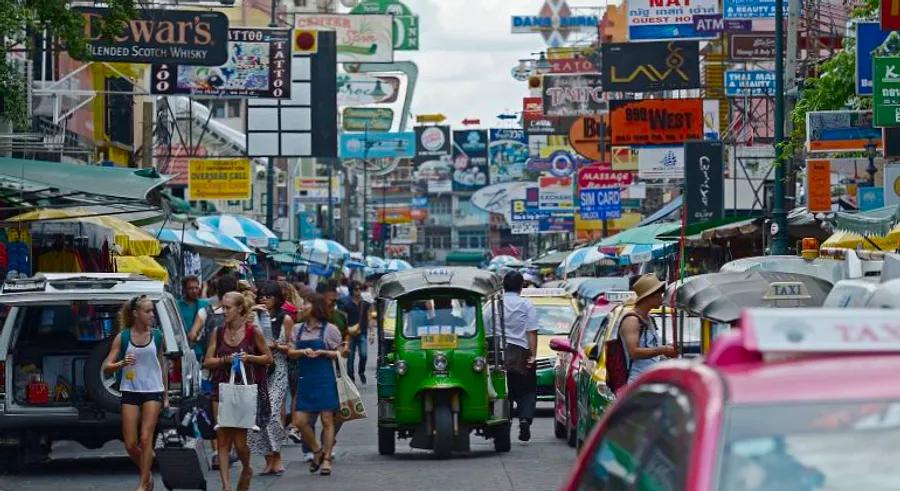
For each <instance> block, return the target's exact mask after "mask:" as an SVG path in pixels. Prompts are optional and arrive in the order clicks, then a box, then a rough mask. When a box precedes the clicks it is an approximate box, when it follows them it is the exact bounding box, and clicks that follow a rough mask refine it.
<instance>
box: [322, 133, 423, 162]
mask: <svg viewBox="0 0 900 491" xmlns="http://www.w3.org/2000/svg"><path fill="white" fill-rule="evenodd" d="M339 150H340V152H339V155H340V156H341V158H342V159H383V158H394V159H396V158H402V157H415V155H416V134H415V133H414V132H412V131H406V132H403V133H381V132H377V133H376V132H369V133H341V141H340V146H339Z"/></svg>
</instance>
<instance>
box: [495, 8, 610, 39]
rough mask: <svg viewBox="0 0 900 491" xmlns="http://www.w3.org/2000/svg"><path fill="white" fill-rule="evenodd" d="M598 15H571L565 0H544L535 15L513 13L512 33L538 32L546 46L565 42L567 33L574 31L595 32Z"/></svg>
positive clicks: (598, 19) (567, 36)
mask: <svg viewBox="0 0 900 491" xmlns="http://www.w3.org/2000/svg"><path fill="white" fill-rule="evenodd" d="M599 25H600V17H599V16H596V15H573V12H572V9H570V8H569V5H568V4H567V3H566V0H546V1H545V2H544V5H543V7H541V10H540V11H539V12H538V14H537V15H514V16H512V19H511V26H512V28H511V32H512V33H513V34H532V33H538V34H540V35H541V36H543V38H544V40H545V41H546V42H547V45H548V46H551V47H558V46H562V45H563V44H565V42H566V40H567V39H568V38H569V35H570V34H572V33H576V32H584V33H596V32H597V26H599Z"/></svg>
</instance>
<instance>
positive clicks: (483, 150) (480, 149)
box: [453, 130, 488, 191]
mask: <svg viewBox="0 0 900 491" xmlns="http://www.w3.org/2000/svg"><path fill="white" fill-rule="evenodd" d="M487 185H488V133H487V131H485V130H462V131H454V132H453V190H454V191H475V190H478V189H480V188H483V187H484V186H487Z"/></svg>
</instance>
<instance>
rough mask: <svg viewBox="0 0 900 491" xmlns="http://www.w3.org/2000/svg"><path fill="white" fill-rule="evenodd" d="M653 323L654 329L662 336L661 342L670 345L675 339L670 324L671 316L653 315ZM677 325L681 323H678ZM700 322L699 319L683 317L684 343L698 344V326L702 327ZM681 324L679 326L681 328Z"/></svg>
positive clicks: (671, 324)
mask: <svg viewBox="0 0 900 491" xmlns="http://www.w3.org/2000/svg"><path fill="white" fill-rule="evenodd" d="M653 322H655V323H656V327H658V328H659V329H660V332H661V335H662V336H663V338H662V339H663V340H665V342H666V343H667V344H671V343H672V342H673V340H674V338H675V335H674V333H673V329H672V327H673V323H672V315H671V314H665V315H663V314H653ZM678 322H679V323H680V322H682V321H680V320H679V321H678ZM702 323H703V322H702V320H701V319H700V318H699V317H687V316H685V317H684V324H683V326H684V342H685V343H697V342H700V326H701V325H702ZM681 325H682V324H679V326H681Z"/></svg>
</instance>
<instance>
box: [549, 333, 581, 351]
mask: <svg viewBox="0 0 900 491" xmlns="http://www.w3.org/2000/svg"><path fill="white" fill-rule="evenodd" d="M550 349H552V350H553V351H563V352H566V353H574V352H575V348H573V347H572V344H571V343H569V340H568V339H567V338H564V337H558V338H553V339H551V340H550Z"/></svg>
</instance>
